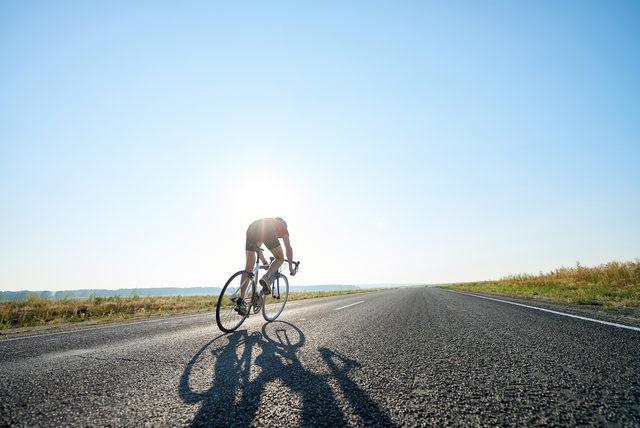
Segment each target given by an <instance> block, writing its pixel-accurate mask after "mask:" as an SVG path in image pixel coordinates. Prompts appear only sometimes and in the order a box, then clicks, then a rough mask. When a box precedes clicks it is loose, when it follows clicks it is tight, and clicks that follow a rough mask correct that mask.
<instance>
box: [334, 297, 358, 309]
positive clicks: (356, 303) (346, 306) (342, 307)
mask: <svg viewBox="0 0 640 428" xmlns="http://www.w3.org/2000/svg"><path fill="white" fill-rule="evenodd" d="M360 303H364V300H360V301H359V302H355V303H351V304H349V305H345V306H340V307H339V308H335V309H334V311H339V310H340V309H344V308H348V307H349V306H353V305H359V304H360Z"/></svg>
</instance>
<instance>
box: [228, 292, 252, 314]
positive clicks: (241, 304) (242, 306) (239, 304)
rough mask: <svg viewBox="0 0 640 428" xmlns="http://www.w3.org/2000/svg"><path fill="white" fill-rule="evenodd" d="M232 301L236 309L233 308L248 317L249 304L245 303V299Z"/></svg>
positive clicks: (235, 298)
mask: <svg viewBox="0 0 640 428" xmlns="http://www.w3.org/2000/svg"><path fill="white" fill-rule="evenodd" d="M231 301H232V302H233V303H235V304H236V305H235V307H234V308H233V309H234V310H235V311H236V312H237V313H238V314H240V315H242V316H245V315H247V313H248V312H249V310H248V308H247V304H246V303H245V301H244V300H243V299H241V298H240V297H234V298H233V299H231Z"/></svg>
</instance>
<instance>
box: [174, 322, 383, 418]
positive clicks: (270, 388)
mask: <svg viewBox="0 0 640 428" xmlns="http://www.w3.org/2000/svg"><path fill="white" fill-rule="evenodd" d="M225 341H226V343H225ZM304 343H305V337H304V334H303V333H302V331H301V330H300V329H299V328H298V327H296V326H295V325H293V324H291V323H288V322H284V321H277V322H273V323H268V324H265V325H264V326H263V327H262V331H261V332H253V333H248V332H247V331H238V332H236V333H233V334H230V335H223V336H218V337H216V338H215V339H213V340H212V341H210V342H209V343H207V344H206V345H205V346H203V347H202V349H200V350H199V351H198V352H197V353H196V354H195V355H194V356H193V358H192V359H191V360H190V361H189V363H188V364H187V366H186V367H185V369H184V371H183V373H182V377H181V379H180V386H179V394H180V397H181V398H182V400H183V401H185V402H186V403H191V404H195V403H198V402H199V403H201V406H200V408H199V411H198V413H197V414H196V416H195V418H194V420H193V422H192V425H193V426H229V425H233V426H249V425H251V424H252V422H254V423H255V422H256V421H254V419H255V418H256V416H257V415H258V410H259V409H260V406H261V403H262V404H263V405H264V406H265V407H266V408H267V411H262V412H261V415H262V417H264V418H265V420H260V421H257V424H258V425H264V424H265V423H267V422H269V423H273V424H275V425H300V426H309V425H313V426H318V425H324V426H335V425H347V424H349V425H353V424H354V423H356V424H358V425H359V424H363V425H367V426H370V425H385V426H391V425H393V424H392V423H391V421H390V420H389V418H388V417H387V415H386V414H385V413H384V412H383V411H382V410H381V409H380V408H379V406H378V405H377V403H375V402H374V401H373V400H371V398H370V397H369V395H368V394H367V393H366V392H365V391H364V390H362V389H361V388H360V387H359V386H358V385H357V384H356V383H355V382H354V381H353V380H352V379H351V378H350V376H349V373H350V372H351V371H352V370H354V369H356V368H358V367H360V365H359V364H358V362H356V361H354V360H352V359H349V358H347V357H345V356H344V355H340V354H338V353H336V352H334V351H332V350H330V349H328V348H319V349H318V352H319V353H320V356H321V357H322V360H323V362H324V364H325V368H326V373H316V372H313V371H310V370H308V369H306V368H305V367H304V366H303V364H302V363H301V361H300V359H299V357H298V351H299V350H300V349H301V348H302V347H303V346H304ZM331 384H333V385H334V388H332V386H331ZM336 386H337V390H338V391H339V394H340V395H341V396H342V397H344V398H342V399H341V400H339V399H337V398H336V394H335V392H334V391H335V388H336ZM282 387H286V388H287V389H288V391H287V392H288V393H287V394H283V392H284V391H283V390H282ZM285 395H286V397H285ZM261 400H262V401H261ZM285 400H286V401H285ZM340 401H341V402H342V406H341V405H340ZM345 406H346V407H347V408H350V409H351V411H349V412H348V413H349V414H350V415H351V416H350V417H349V416H347V415H345V413H344V411H343V409H344V408H345ZM354 416H355V417H357V419H356V420H354V419H353V418H354ZM274 418H277V419H274Z"/></svg>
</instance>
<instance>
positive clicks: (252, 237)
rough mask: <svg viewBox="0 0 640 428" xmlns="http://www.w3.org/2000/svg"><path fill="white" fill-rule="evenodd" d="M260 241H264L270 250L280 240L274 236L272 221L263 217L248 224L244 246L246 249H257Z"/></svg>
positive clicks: (278, 244)
mask: <svg viewBox="0 0 640 428" xmlns="http://www.w3.org/2000/svg"><path fill="white" fill-rule="evenodd" d="M261 242H264V245H266V246H267V248H268V249H270V250H273V249H274V248H276V247H279V246H280V241H278V238H277V237H276V228H275V227H274V225H273V223H272V222H270V221H265V220H264V219H261V220H256V221H254V222H253V223H251V224H250V225H249V228H248V229H247V241H246V243H245V246H244V248H245V250H247V251H258V248H259V247H258V245H259V244H260V243H261Z"/></svg>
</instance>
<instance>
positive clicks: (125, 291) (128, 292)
mask: <svg viewBox="0 0 640 428" xmlns="http://www.w3.org/2000/svg"><path fill="white" fill-rule="evenodd" d="M359 288H360V287H357V286H355V285H337V284H334V285H309V286H293V287H291V289H290V291H291V292H298V291H333V290H357V289H359ZM219 293H220V288H219V287H156V288H119V289H117V290H106V289H84V290H63V291H28V290H23V291H0V300H24V299H26V298H28V297H29V296H37V297H41V298H44V299H82V298H88V297H94V296H95V297H115V296H121V297H131V296H140V297H147V296H206V295H218V294H219Z"/></svg>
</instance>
